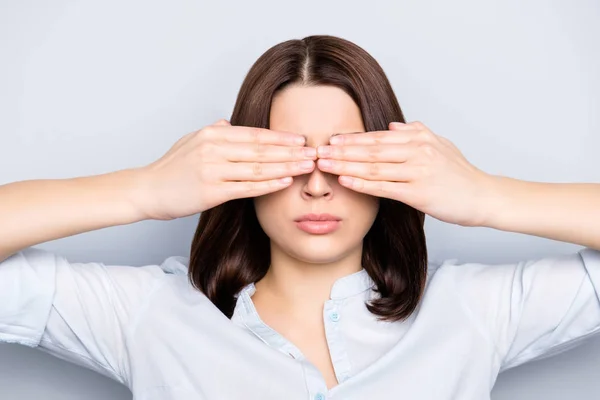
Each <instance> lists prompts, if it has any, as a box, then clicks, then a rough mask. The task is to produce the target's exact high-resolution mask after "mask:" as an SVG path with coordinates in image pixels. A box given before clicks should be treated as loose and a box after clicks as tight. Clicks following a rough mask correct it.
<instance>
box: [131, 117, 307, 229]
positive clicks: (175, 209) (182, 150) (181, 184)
mask: <svg viewBox="0 0 600 400" xmlns="http://www.w3.org/2000/svg"><path fill="white" fill-rule="evenodd" d="M304 144H305V138H304V137H303V136H301V135H298V134H295V133H290V132H278V131H273V130H270V129H263V128H253V127H245V126H232V125H231V124H229V122H227V121H226V120H220V121H218V122H217V123H215V124H213V125H209V126H206V127H204V128H202V129H200V130H199V131H195V132H191V133H189V134H187V135H185V136H183V137H182V138H181V139H179V140H178V141H177V142H176V143H175V144H174V145H173V146H172V147H171V149H169V151H168V152H167V153H166V154H165V155H164V156H162V157H161V158H160V159H158V160H157V161H155V162H153V163H151V164H149V165H146V166H144V167H141V168H139V172H140V173H141V176H142V180H143V185H142V186H143V187H144V194H143V195H142V196H140V197H141V198H142V199H140V200H139V202H141V203H142V204H140V205H139V207H140V211H141V212H142V213H143V215H144V216H145V217H146V218H147V219H157V220H172V219H175V218H181V217H186V216H189V215H192V214H196V213H199V212H202V211H205V210H207V209H209V208H212V207H215V206H217V205H219V204H222V203H225V202H227V201H229V200H233V199H238V198H243V197H256V196H261V195H264V194H267V193H271V192H275V191H277V190H281V189H284V188H286V187H288V186H289V185H290V184H291V182H292V177H293V176H297V175H301V174H307V173H310V172H311V171H312V170H313V168H314V167H315V163H314V160H315V159H316V154H315V149H314V148H309V147H304Z"/></svg>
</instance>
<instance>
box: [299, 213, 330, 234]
mask: <svg viewBox="0 0 600 400" xmlns="http://www.w3.org/2000/svg"><path fill="white" fill-rule="evenodd" d="M294 221H295V222H296V226H297V227H298V229H300V230H302V231H304V232H306V233H310V234H311V235H326V234H328V233H332V232H334V231H335V230H337V229H338V228H339V226H340V223H341V222H340V221H341V218H340V217H337V216H335V215H331V214H305V215H303V216H301V217H300V218H297V219H295V220H294Z"/></svg>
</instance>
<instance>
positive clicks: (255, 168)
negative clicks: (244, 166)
mask: <svg viewBox="0 0 600 400" xmlns="http://www.w3.org/2000/svg"><path fill="white" fill-rule="evenodd" d="M262 174H263V167H262V164H261V163H258V162H255V163H252V175H254V176H261V175H262Z"/></svg>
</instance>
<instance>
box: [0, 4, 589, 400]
mask: <svg viewBox="0 0 600 400" xmlns="http://www.w3.org/2000/svg"><path fill="white" fill-rule="evenodd" d="M0 4H1V6H0V57H1V59H0V113H1V115H0V137H1V140H0V184H3V183H8V182H12V181H17V180H24V179H35V178H67V177H73V176H80V175H91V174H98V173H104V172H109V171H113V170H117V169H123V168H129V167H134V166H140V165H143V164H147V163H149V162H151V161H154V160H155V159H157V158H158V157H160V156H161V155H162V154H164V153H165V152H166V151H167V150H168V149H169V147H170V146H171V145H172V144H173V143H175V141H176V140H177V139H178V138H179V137H181V136H183V135H184V134H186V133H188V132H190V131H192V130H196V129H199V128H201V127H202V126H204V125H207V124H209V123H212V122H214V121H216V120H217V119H219V118H222V117H225V118H228V117H229V115H230V113H231V110H232V107H233V103H234V101H235V97H236V94H237V90H238V89H239V86H240V83H241V82H242V79H243V78H244V75H245V73H246V72H247V70H248V68H249V67H250V65H251V64H252V63H253V62H254V61H255V60H256V58H257V57H258V56H259V55H260V54H262V53H263V52H264V51H265V50H266V49H267V48H268V47H270V46H272V45H274V44H276V43H278V42H280V41H283V40H287V39H291V38H301V37H303V36H306V35H310V34H322V33H326V34H333V35H338V36H342V37H345V38H347V39H350V40H352V41H354V42H356V43H357V44H359V45H361V46H363V47H364V48H365V49H366V50H367V51H369V52H370V53H371V54H372V55H373V56H374V57H375V58H376V59H377V60H379V62H380V63H381V65H382V66H383V68H384V70H385V71H386V72H387V74H388V76H389V78H390V80H391V81H392V84H393V87H394V89H395V90H396V94H397V96H398V98H399V100H400V104H401V106H402V107H403V109H404V111H405V114H406V117H407V119H408V120H421V121H423V122H424V123H425V124H426V125H428V126H429V127H430V128H432V130H433V131H434V132H437V133H439V134H440V135H443V136H446V137H448V138H449V139H450V140H452V141H453V142H454V143H455V144H456V145H457V146H458V147H459V148H460V149H461V150H462V151H463V152H464V154H465V155H466V156H467V158H468V159H469V160H470V161H471V162H473V163H474V164H475V165H477V166H478V167H480V168H481V169H483V170H484V171H487V172H490V173H494V174H503V175H508V176H512V177H515V178H520V179H527V180H537V181H551V182H600V161H599V160H598V154H599V150H600V113H599V112H598V110H600V77H599V74H598V71H600V56H599V54H600V51H599V49H600V25H599V24H598V21H599V20H600V3H598V2H597V1H596V0H576V1H567V0H562V1H537V0H536V1H517V0H503V1H481V0H455V1H452V2H446V1H442V0H414V1H385V2H384V1H380V2H378V1H370V2H362V1H361V2H359V1H347V0H346V1H343V2H342V1H339V2H337V1H318V2H317V1H303V2H288V3H284V2H279V1H271V2H267V1H252V2H245V1H237V2H217V1H212V2H201V1H191V0H189V1H185V0H178V1H169V2H167V1H163V2H160V1H148V0H145V1H141V0H138V1H114V0H112V1H102V2H100V1H97V2H76V1H65V0H54V1H52V2H45V1H31V0H30V1H19V2H9V1H3V2H1V3H0ZM367 5H368V7H367ZM196 222H197V216H192V217H189V218H184V219H180V220H176V221H171V222H157V221H145V222H141V223H137V224H133V225H128V226H120V227H114V228H109V229H103V230H99V231H95V232H90V233H86V234H82V235H78V236H73V237H70V238H65V239H62V240H58V241H53V242H49V243H45V244H43V245H41V246H40V247H43V248H46V249H50V250H52V251H55V252H59V253H61V254H64V255H66V256H67V257H68V258H70V259H71V260H73V261H102V262H105V263H119V264H121V263H129V264H130V265H136V266H137V265H143V264H146V263H158V262H160V261H162V260H163V259H164V258H166V257H168V256H170V255H187V252H188V248H189V245H190V241H191V236H192V234H193V231H194V229H195V225H196ZM426 229H427V236H428V241H429V248H430V251H431V258H432V259H442V258H459V259H461V261H482V262H503V261H518V260H520V259H524V258H531V257H541V256H544V255H552V254H560V253H567V252H574V251H576V250H578V249H579V247H578V246H573V245H570V244H565V243H558V242H554V241H550V240H545V239H541V238H536V237H528V236H525V235H519V234H511V233H506V232H499V231H493V230H491V229H484V228H461V227H458V226H452V225H449V224H443V223H441V222H439V221H436V220H432V219H429V220H428V221H427V225H426ZM599 366H600V340H599V339H594V340H592V341H590V342H588V343H586V344H584V345H582V346H580V347H578V348H577V349H575V350H572V351H571V352H569V353H566V354H562V355H559V356H555V357H554V358H551V359H548V360H543V361H538V362H532V363H530V364H527V365H525V366H522V367H518V368H515V369H513V370H509V371H508V372H505V373H503V374H501V375H500V376H499V380H498V382H497V384H496V387H495V388H494V391H493V396H492V398H493V399H494V400H501V399H511V400H519V399H547V400H550V399H566V398H572V399H592V398H596V399H597V398H598V397H599V396H600V395H599V393H600V368H599ZM30 398H43V399H48V400H52V399H61V400H62V399H81V398H86V399H90V400H92V399H106V398H111V399H128V398H131V394H130V393H129V391H128V390H127V389H126V388H124V387H122V386H120V385H118V384H116V383H113V382H112V381H110V380H108V379H107V378H104V377H101V376H100V375H97V374H95V373H93V372H90V371H87V370H84V369H81V368H78V367H75V366H72V365H70V364H67V363H65V362H63V361H59V360H57V359H54V358H51V357H50V356H48V355H46V354H44V353H41V352H39V351H37V350H33V349H28V348H22V347H19V346H16V345H0V399H2V400H12V399H30Z"/></svg>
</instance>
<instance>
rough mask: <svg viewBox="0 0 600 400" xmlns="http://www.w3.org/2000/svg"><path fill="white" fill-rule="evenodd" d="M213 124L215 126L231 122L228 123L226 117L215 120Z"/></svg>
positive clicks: (228, 124) (226, 124)
mask: <svg viewBox="0 0 600 400" xmlns="http://www.w3.org/2000/svg"><path fill="white" fill-rule="evenodd" d="M213 125H216V126H231V124H230V123H229V121H227V120H226V119H220V120H218V121H217V122H215V123H214V124H213Z"/></svg>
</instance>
